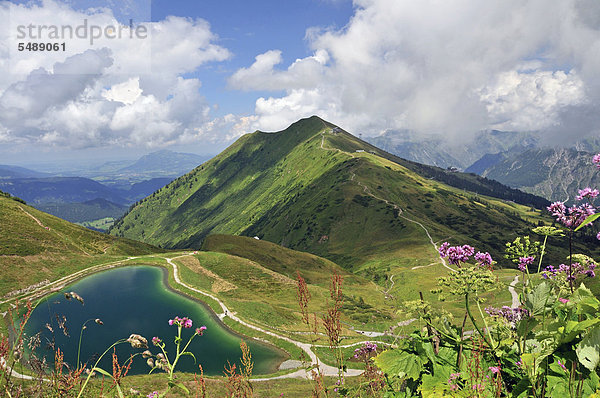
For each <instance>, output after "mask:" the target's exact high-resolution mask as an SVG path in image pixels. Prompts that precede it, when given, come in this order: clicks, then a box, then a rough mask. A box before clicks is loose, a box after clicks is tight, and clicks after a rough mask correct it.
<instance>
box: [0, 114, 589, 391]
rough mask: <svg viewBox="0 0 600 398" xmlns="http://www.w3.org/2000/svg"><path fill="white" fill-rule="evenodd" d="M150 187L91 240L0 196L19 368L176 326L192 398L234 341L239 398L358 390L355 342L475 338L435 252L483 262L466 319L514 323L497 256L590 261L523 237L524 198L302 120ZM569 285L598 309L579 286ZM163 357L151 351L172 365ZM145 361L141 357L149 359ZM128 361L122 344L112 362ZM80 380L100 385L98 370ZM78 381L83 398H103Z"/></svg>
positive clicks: (538, 219) (536, 205) (156, 376)
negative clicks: (517, 244)
mask: <svg viewBox="0 0 600 398" xmlns="http://www.w3.org/2000/svg"><path fill="white" fill-rule="evenodd" d="M165 184H166V185H164V186H161V187H160V188H157V189H155V190H154V191H153V192H152V193H147V194H146V196H145V197H143V198H141V199H139V200H137V201H136V202H135V203H134V204H133V205H132V206H131V207H130V208H129V210H126V211H125V212H124V214H123V215H121V216H119V215H118V214H117V213H118V212H117V213H114V214H113V215H112V216H111V217H113V218H114V219H116V221H115V222H114V225H113V226H112V227H110V230H109V234H103V233H98V232H96V231H92V230H90V229H86V228H83V227H82V226H78V225H75V224H72V223H70V222H68V221H67V220H66V219H68V217H66V216H63V218H64V219H61V218H58V217H56V216H53V215H50V214H47V213H45V212H43V211H40V210H38V209H35V208H33V207H30V206H28V205H27V204H25V203H24V201H23V200H20V199H19V198H15V197H12V196H11V195H9V194H4V195H3V196H1V197H0V222H1V225H2V229H1V230H0V237H1V238H2V239H1V240H0V272H1V273H2V280H1V283H0V296H1V297H0V313H2V315H3V317H4V320H5V322H4V324H3V326H2V329H1V333H3V334H6V335H9V332H10V331H11V322H12V321H16V320H17V318H18V317H19V316H23V308H24V307H23V305H24V303H25V302H28V301H29V302H31V303H33V304H34V307H35V309H34V310H33V312H32V314H31V318H29V321H28V323H27V325H26V328H25V329H24V331H25V333H26V336H27V337H28V338H31V337H34V336H37V339H38V340H39V341H40V343H39V344H38V347H36V349H37V350H38V351H37V352H36V354H35V355H36V358H37V359H41V358H42V357H43V356H45V357H46V361H45V363H46V364H47V365H49V368H50V369H52V368H53V366H54V364H55V363H56V362H55V361H57V359H55V357H54V356H53V355H54V353H55V350H56V348H57V347H60V349H61V352H62V353H63V354H64V359H61V361H63V360H64V361H65V362H68V363H71V364H73V362H77V359H76V358H78V357H81V359H80V361H79V362H80V363H86V364H88V366H91V365H89V364H90V363H92V362H95V361H96V360H100V359H99V358H102V352H103V351H104V349H106V348H108V347H110V345H111V344H112V343H113V342H115V341H118V340H119V339H127V337H128V336H129V335H130V334H141V335H142V336H144V337H145V338H146V340H147V342H150V341H151V340H152V339H153V337H157V336H161V339H163V340H165V341H167V336H170V335H172V334H173V333H174V332H176V331H177V329H176V328H175V327H173V325H172V324H171V325H170V324H169V320H171V323H172V322H173V321H172V320H173V319H175V320H176V319H177V318H176V317H180V316H185V317H189V318H190V319H192V320H193V327H190V328H189V329H190V330H187V329H188V328H187V326H186V327H185V328H183V327H182V326H180V327H179V333H180V335H179V336H180V337H179V340H177V339H175V343H177V342H178V341H179V342H181V341H183V342H185V341H187V339H188V336H189V338H193V344H191V345H189V351H190V352H192V353H193V355H188V356H186V357H183V358H182V360H181V362H179V363H178V366H177V370H178V371H179V372H178V373H177V377H178V380H179V381H178V383H180V384H181V385H183V386H184V387H185V388H186V389H192V388H196V387H197V384H195V383H196V381H195V380H197V375H199V374H200V373H202V375H203V377H204V376H206V381H205V383H207V386H208V387H207V388H209V391H212V394H214V395H210V394H209V396H222V395H219V394H222V393H223V391H224V390H225V389H226V386H228V385H229V384H228V383H231V378H228V377H227V375H226V373H225V375H224V372H225V370H226V369H228V366H231V365H232V364H236V367H237V369H245V366H246V365H245V364H247V362H245V359H244V358H245V357H244V355H245V354H244V348H242V349H241V350H240V342H241V341H244V344H247V346H246V347H247V348H249V350H250V352H251V356H252V361H253V364H254V366H253V371H250V373H249V374H246V376H240V377H246V379H247V380H248V381H249V382H250V383H251V384H252V386H253V388H254V394H255V395H254V396H273V394H272V391H277V394H280V393H281V394H284V396H290V397H305V396H310V395H311V391H313V390H314V388H315V387H314V386H315V384H314V383H315V382H318V380H320V379H319V376H318V374H317V373H315V372H313V371H314V370H315V369H320V374H321V376H322V377H323V379H322V380H321V382H322V383H325V384H328V385H330V386H331V385H334V383H335V380H338V381H339V378H340V377H343V378H344V380H347V383H348V385H349V386H355V387H356V388H360V384H361V383H362V380H363V377H364V372H365V370H368V369H370V368H369V366H370V365H369V363H370V362H368V361H367V362H366V363H365V362H362V361H360V360H357V358H356V357H355V354H356V350H360V349H361V347H365V346H366V343H367V342H368V343H370V344H376V345H377V347H378V348H377V351H376V353H377V354H381V353H383V352H397V351H398V347H403V346H405V344H406V342H407V341H410V339H409V336H413V337H410V338H415V337H414V336H415V334H419V333H421V335H423V333H425V335H428V336H429V337H428V339H429V340H427V341H428V342H429V343H428V344H431V342H430V341H435V338H434V336H433V335H432V334H431V333H432V332H431V329H430V327H431V324H430V323H428V322H429V321H428V320H431V319H432V318H433V317H436V319H443V322H445V324H446V325H448V326H447V327H448V330H450V329H451V328H454V329H452V330H460V333H461V335H460V340H461V341H462V340H463V337H465V336H471V335H476V334H477V332H478V330H479V329H478V326H477V324H478V323H481V322H486V321H485V319H486V316H485V315H484V312H483V311H482V310H481V309H480V310H479V313H475V315H473V316H472V317H471V318H469V323H467V315H466V313H465V308H464V304H465V298H464V297H463V296H460V295H454V296H452V295H450V296H446V297H444V299H443V300H440V295H441V290H440V286H442V285H441V282H440V278H442V279H444V278H446V279H448V278H450V279H451V278H453V277H454V275H457V274H460V273H461V272H463V268H461V265H460V263H458V264H457V263H456V262H453V261H451V260H450V258H443V257H440V252H442V251H443V250H444V247H446V246H447V244H446V246H444V242H450V243H451V244H453V245H454V244H456V245H465V244H468V245H471V246H473V247H475V248H476V250H477V251H480V252H481V253H479V254H482V253H488V255H490V256H491V257H492V258H493V259H494V260H496V261H495V262H494V264H493V267H492V264H489V265H490V268H492V269H491V270H489V275H488V274H486V275H488V276H489V278H491V279H493V284H494V287H493V288H489V289H488V288H486V290H485V291H483V290H482V291H481V292H478V293H477V300H478V301H477V302H476V303H477V307H479V306H480V305H479V304H480V302H481V303H485V304H484V305H485V307H498V308H501V307H503V306H504V307H505V308H509V309H510V308H512V309H517V308H519V307H520V306H521V305H522V303H521V301H522V300H523V298H524V297H526V296H524V293H523V292H525V288H526V286H524V284H523V282H524V280H525V279H526V278H525V274H524V271H521V270H519V269H518V267H517V263H518V261H517V262H516V263H515V262H513V261H511V259H505V258H504V256H505V254H506V251H505V249H506V242H513V241H514V240H515V239H516V238H518V237H524V236H531V239H532V241H534V242H543V243H544V248H545V250H546V251H547V255H546V256H545V257H543V264H542V262H541V260H540V264H539V267H541V268H540V269H544V268H545V267H546V265H550V264H558V263H559V262H561V261H565V260H564V258H566V257H567V256H568V255H569V249H571V251H576V252H578V253H579V252H586V253H589V255H591V256H594V255H595V256H597V255H598V249H597V245H593V244H591V243H590V239H591V238H595V237H593V236H591V232H585V233H582V234H581V235H582V236H583V237H584V239H580V240H577V241H574V242H573V243H572V244H571V246H569V244H568V241H567V240H565V239H560V238H559V237H550V238H549V239H548V238H547V239H546V240H544V238H543V236H542V235H536V234H534V233H533V232H532V229H533V228H535V227H544V226H545V227H550V226H551V225H554V221H553V219H552V218H551V217H550V215H549V214H548V212H547V211H546V210H545V209H544V208H545V206H546V205H548V204H549V202H548V201H547V200H545V199H543V198H541V197H537V196H535V195H531V194H526V193H523V192H520V191H517V190H515V189H511V188H508V187H506V186H503V185H501V184H499V183H497V182H495V181H492V180H488V179H485V178H482V177H477V176H475V175H473V174H464V173H457V172H454V171H449V170H444V169H440V168H436V167H433V166H427V165H422V164H418V163H415V162H410V161H407V160H405V159H401V158H398V157H396V156H394V155H391V154H389V153H387V152H385V151H382V150H380V149H379V148H377V147H375V146H372V145H370V144H368V143H366V142H364V141H362V140H360V139H358V138H356V137H354V136H352V135H351V134H349V133H347V132H345V131H344V130H342V129H341V128H339V127H338V126H335V125H332V124H330V123H328V122H326V121H324V120H322V119H320V118H318V117H311V118H307V119H303V120H301V121H299V122H297V123H294V124H293V125H291V126H290V127H289V128H288V129H286V130H285V131H282V132H278V133H263V132H255V133H253V134H247V135H245V136H243V137H242V138H240V139H239V140H238V141H237V142H236V143H234V144H233V145H232V146H230V147H229V148H228V149H226V150H225V151H224V152H222V153H221V154H220V155H218V156H216V157H214V158H213V159H211V160H208V161H206V162H204V163H202V164H199V165H197V167H195V168H194V169H193V170H192V171H190V172H189V173H187V174H184V175H182V176H181V177H178V178H175V179H173V180H172V181H169V182H168V183H165ZM90 205H92V206H94V205H101V206H104V205H106V203H104V202H101V201H98V200H96V201H92V202H91V203H90ZM48 206H50V205H48ZM55 206H57V211H58V208H59V207H58V205H55ZM38 207H39V206H38ZM39 208H40V209H45V210H48V208H42V207H39ZM114 210H115V211H117V209H114ZM121 210H123V209H122V208H121ZM71 221H76V220H71ZM77 222H80V221H77ZM94 225H96V224H94ZM94 225H90V226H94ZM542 265H543V266H542ZM486 272H488V271H486ZM534 274H535V272H534V270H533V268H532V275H533V276H532V278H535V280H540V279H541V276H540V275H541V274H538V275H534ZM527 275H529V274H527ZM491 279H490V280H491ZM490 283H491V282H490ZM586 286H587V287H588V288H589V289H590V291H591V292H593V293H594V294H598V293H599V292H600V286H599V285H598V284H597V283H596V282H595V280H590V281H586ZM71 292H75V293H76V294H77V295H80V298H81V299H82V300H81V302H79V300H78V299H73V297H75V298H76V297H77V296H73V295H71V294H70V293H71ZM65 294H66V296H65ZM67 296H69V297H67ZM67 298H70V300H67ZM467 303H468V299H467ZM17 305H19V307H18V308H17ZM411 306H412V307H411ZM414 308H417V310H416V311H415V309H414ZM332 311H333V312H332ZM469 314H470V313H469ZM12 317H14V319H13V318H12ZM96 319H99V320H101V322H102V324H100V323H99V322H96ZM186 319H187V318H186ZM92 321H93V322H92ZM176 322H177V321H176ZM176 325H177V324H176ZM461 325H462V328H461ZM465 325H466V326H465ZM83 326H85V328H83ZM200 326H206V330H202V331H198V329H196V328H199V327H200ZM332 328H334V329H335V332H336V333H337V334H335V340H334V341H332V337H331V336H332V333H333V332H332V330H333V329H332ZM486 328H487V326H486ZM15 330H16V329H12V331H13V334H14V333H16V332H15ZM104 330H106V331H107V332H105V331H104ZM194 330H196V332H194ZM108 331H109V332H108ZM448 333H450V332H448ZM80 336H83V337H80ZM162 336H165V337H162ZM482 336H484V337H485V336H486V335H485V334H482ZM437 338H438V339H439V337H437ZM465 338H467V337H465ZM407 339H408V340H407ZM432 339H433V340H432ZM7 341H8V340H7ZM80 341H82V342H83V347H84V348H83V349H81V345H78V344H79V342H80ZM171 341H172V338H171V337H168V344H169V345H168V346H166V347H168V348H167V349H166V351H167V352H168V353H171V354H172V353H174V352H177V353H179V346H176V345H174V344H173V343H172V342H171ZM41 342H43V343H41ZM160 344H162V343H159V344H154V345H152V344H151V343H148V344H147V346H148V348H149V350H150V351H153V352H152V353H151V355H152V356H151V358H159V357H156V355H157V347H158V348H160V347H161V346H160ZM125 347H126V349H125ZM331 347H334V349H332V348H331ZM161 349H164V348H161ZM185 349H188V346H186V348H185ZM185 349H184V351H185ZM33 351H35V350H33ZM111 352H112V351H111ZM136 352H137V351H136V350H131V349H130V347H129V345H126V344H125V345H124V346H121V347H119V348H118V349H117V350H116V351H115V355H117V356H118V358H120V359H121V360H124V359H126V358H127V357H128V356H129V355H130V354H135V353H136ZM43 353H45V354H43ZM178 358H179V357H178ZM157 360H158V359H157ZM340 361H341V362H340ZM340 363H343V367H340V366H341V365H340ZM152 364H155V362H152ZM199 364H200V365H202V370H200V368H199V367H198V365H199ZM97 366H98V367H103V368H104V369H110V367H111V361H110V358H109V357H108V356H106V357H103V358H102V362H98V363H97ZM35 369H36V368H35V367H34V368H32V367H31V364H29V365H28V364H27V363H25V361H22V362H17V366H16V367H15V368H14V369H12V370H11V372H14V375H15V377H17V378H25V380H26V379H27V378H32V377H33V378H35V377H36V373H35ZM151 369H152V367H149V366H148V364H147V363H146V357H144V359H142V357H141V352H140V353H139V355H138V356H136V357H135V358H134V359H132V362H131V367H130V369H129V368H128V372H129V374H128V376H127V377H125V378H123V381H122V384H123V388H127V389H129V388H131V389H133V390H140V389H143V390H144V391H145V390H151V389H152V387H154V386H157V385H159V383H160V380H162V378H164V376H165V374H166V373H167V374H168V373H169V372H161V371H160V370H158V371H156V370H153V372H152V374H148V373H149V372H150V370H151ZM229 369H230V370H231V367H229ZM163 370H164V369H163ZM45 372H48V368H47V369H46V370H45ZM44 374H46V375H47V373H44ZM194 374H196V376H194ZM44 377H47V376H44ZM113 377H114V376H113ZM246 379H244V380H246ZM91 380H92V381H91V382H90V383H91V384H90V387H89V389H90V390H89V394H91V395H90V396H94V394H97V393H98V391H100V389H102V388H103V384H102V382H101V380H102V379H101V378H92V379H91ZM86 383H87V382H86ZM182 390H183V389H182ZM173 391H175V390H173ZM169 394H171V393H169ZM173 394H175V392H173ZM269 394H270V395H269ZM168 396H171V395H168ZM172 396H179V395H172Z"/></svg>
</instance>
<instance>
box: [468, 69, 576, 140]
mask: <svg viewBox="0 0 600 398" xmlns="http://www.w3.org/2000/svg"><path fill="white" fill-rule="evenodd" d="M480 98H481V100H482V101H483V102H484V103H486V104H487V110H488V114H489V116H490V119H491V122H492V125H493V127H495V128H497V129H503V130H521V131H523V130H536V129H545V128H548V127H551V126H555V125H557V124H559V123H560V118H559V116H560V114H559V110H560V109H561V108H564V107H567V106H577V105H579V104H581V103H583V102H584V99H585V91H584V85H583V82H582V81H581V79H580V78H579V77H578V76H577V74H576V73H575V72H571V73H565V72H563V71H556V72H550V71H535V72H532V73H519V72H517V71H511V72H507V73H504V74H501V75H500V76H499V77H498V78H497V79H496V81H495V82H494V84H493V85H492V86H488V87H485V88H483V89H482V90H481V97H480Z"/></svg>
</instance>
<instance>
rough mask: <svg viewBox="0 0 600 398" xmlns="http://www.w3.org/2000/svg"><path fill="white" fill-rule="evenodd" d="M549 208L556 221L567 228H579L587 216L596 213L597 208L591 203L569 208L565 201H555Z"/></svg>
mask: <svg viewBox="0 0 600 398" xmlns="http://www.w3.org/2000/svg"><path fill="white" fill-rule="evenodd" d="M548 210H549V211H550V212H551V213H552V215H553V216H554V217H556V221H558V222H560V223H561V224H563V225H564V226H565V227H567V228H577V227H578V226H579V225H581V223H583V221H585V219H586V218H588V217H589V216H591V215H592V214H594V213H596V209H595V208H594V207H593V206H592V205H590V204H589V203H584V204H582V205H579V206H571V207H569V208H568V209H567V207H566V206H565V204H564V203H563V202H554V203H552V204H551V205H550V206H548Z"/></svg>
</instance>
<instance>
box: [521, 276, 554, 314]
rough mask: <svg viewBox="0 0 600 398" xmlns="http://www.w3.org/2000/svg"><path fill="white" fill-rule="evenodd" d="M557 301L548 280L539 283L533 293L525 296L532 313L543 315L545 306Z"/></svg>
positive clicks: (526, 304) (526, 305) (526, 303)
mask: <svg viewBox="0 0 600 398" xmlns="http://www.w3.org/2000/svg"><path fill="white" fill-rule="evenodd" d="M555 301H556V297H554V295H553V294H552V287H551V286H550V284H548V283H547V282H545V281H544V282H542V283H540V284H539V285H537V286H536V287H535V288H534V289H533V291H532V292H531V293H527V295H526V298H525V307H526V308H527V309H528V310H529V311H530V312H531V314H532V315H534V316H535V315H541V314H543V313H544V308H546V307H547V306H551V305H552V304H554V302H555Z"/></svg>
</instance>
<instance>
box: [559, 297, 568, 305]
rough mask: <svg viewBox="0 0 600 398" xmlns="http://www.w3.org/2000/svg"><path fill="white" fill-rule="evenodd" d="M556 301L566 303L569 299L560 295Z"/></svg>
mask: <svg viewBox="0 0 600 398" xmlns="http://www.w3.org/2000/svg"><path fill="white" fill-rule="evenodd" d="M558 301H560V302H561V303H563V304H567V303H568V302H569V299H566V298H562V297H560V298H559V299H558Z"/></svg>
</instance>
